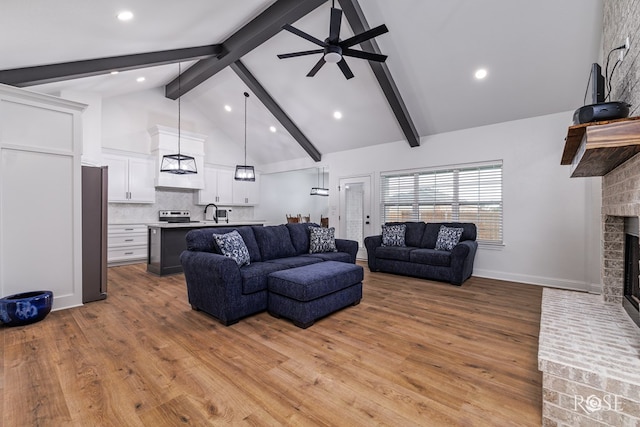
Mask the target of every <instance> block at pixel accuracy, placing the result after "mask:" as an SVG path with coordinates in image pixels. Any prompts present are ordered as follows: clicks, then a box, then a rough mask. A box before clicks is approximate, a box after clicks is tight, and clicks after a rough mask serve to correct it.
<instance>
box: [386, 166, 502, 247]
mask: <svg viewBox="0 0 640 427" xmlns="http://www.w3.org/2000/svg"><path fill="white" fill-rule="evenodd" d="M482 171H487V173H485V174H483V173H482ZM469 172H471V173H470V174H468V173H469ZM473 172H477V174H478V175H477V179H475V178H473V177H472V175H473ZM448 175H450V176H448ZM461 175H462V182H461ZM465 175H467V176H466V177H465ZM427 177H428V178H427ZM394 178H396V179H397V182H396V183H393V182H390V180H391V179H394ZM425 178H427V179H429V180H431V181H432V182H433V185H431V187H429V186H427V185H424V183H423V185H422V187H421V185H420V181H421V180H422V181H425V180H426V179H425ZM483 178H484V179H483ZM438 179H440V182H441V183H440V184H439V185H438ZM497 181H498V182H497ZM394 186H395V188H393V187H394ZM474 187H475V189H476V191H477V194H475V198H474V191H469V190H473V189H474ZM429 189H431V190H432V191H431V193H432V194H428V190H429ZM394 192H395V193H396V194H395V195H393V196H392V195H391V193H394ZM425 193H427V194H425ZM461 193H462V195H461ZM465 193H466V194H467V196H468V197H471V198H468V199H464V198H463V197H465V196H464V194H465ZM379 197H380V199H379V200H380V205H379V213H380V220H381V223H382V224H384V223H386V222H392V221H425V222H474V223H475V224H476V225H477V226H478V238H477V241H478V243H479V244H482V245H489V246H503V245H504V165H503V161H502V160H493V161H487V162H481V163H465V164H458V165H448V166H436V167H429V168H421V169H411V170H399V171H385V172H381V173H380V188H379ZM465 206H470V207H475V208H476V211H477V213H476V214H475V215H476V218H475V219H473V220H472V219H469V218H468V217H467V218H465V213H464V212H462V219H461V210H462V211H464V207H465ZM483 206H484V207H485V210H484V212H483V211H482V207H483ZM425 207H426V208H427V209H425ZM438 207H441V208H445V209H441V212H440V213H436V215H435V216H436V218H433V219H430V218H424V216H425V213H424V212H425V211H426V210H429V209H430V210H432V211H434V212H436V211H437V210H438ZM394 208H395V210H396V211H395V218H393V213H391V212H390V211H391V210H393V209H394ZM446 208H450V209H446ZM472 210H473V209H472ZM445 211H446V212H445ZM438 215H441V216H442V215H444V218H442V217H440V218H438V217H437V216H438ZM482 215H484V216H485V218H486V219H485V221H482ZM483 236H484V237H483ZM487 237H489V238H487Z"/></svg>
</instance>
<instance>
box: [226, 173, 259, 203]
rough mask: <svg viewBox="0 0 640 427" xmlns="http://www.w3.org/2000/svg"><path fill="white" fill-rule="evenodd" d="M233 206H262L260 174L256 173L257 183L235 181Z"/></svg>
mask: <svg viewBox="0 0 640 427" xmlns="http://www.w3.org/2000/svg"><path fill="white" fill-rule="evenodd" d="M232 179H233V178H232ZM233 204H234V205H239V206H254V205H258V204H260V174H257V173H256V180H255V181H236V180H233Z"/></svg>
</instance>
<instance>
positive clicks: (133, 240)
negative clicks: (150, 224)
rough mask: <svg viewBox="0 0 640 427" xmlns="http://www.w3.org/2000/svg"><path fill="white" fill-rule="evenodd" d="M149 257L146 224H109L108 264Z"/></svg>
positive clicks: (131, 261) (141, 260)
mask: <svg viewBox="0 0 640 427" xmlns="http://www.w3.org/2000/svg"><path fill="white" fill-rule="evenodd" d="M146 259H147V225H146V224H109V231H108V245H107V264H108V265H110V266H112V265H123V264H133V263H138V262H144V261H145V260H146Z"/></svg>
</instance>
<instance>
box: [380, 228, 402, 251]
mask: <svg viewBox="0 0 640 427" xmlns="http://www.w3.org/2000/svg"><path fill="white" fill-rule="evenodd" d="M406 231H407V226H406V225H405V224H395V225H389V224H383V225H382V246H400V247H402V246H406V244H405V240H404V236H405V234H406Z"/></svg>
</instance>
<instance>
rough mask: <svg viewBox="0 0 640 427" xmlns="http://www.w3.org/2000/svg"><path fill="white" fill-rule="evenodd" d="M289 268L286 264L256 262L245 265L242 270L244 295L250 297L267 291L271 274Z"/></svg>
mask: <svg viewBox="0 0 640 427" xmlns="http://www.w3.org/2000/svg"><path fill="white" fill-rule="evenodd" d="M287 268H289V267H287V266H286V265H284V264H276V263H272V262H254V263H251V264H249V265H245V266H244V267H242V268H241V269H240V277H242V293H243V294H245V295H248V294H252V293H254V292H259V291H264V290H266V289H267V282H268V277H269V274H270V273H273V272H274V271H279V270H286V269H287Z"/></svg>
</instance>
